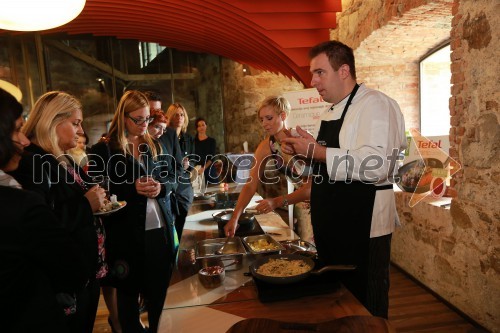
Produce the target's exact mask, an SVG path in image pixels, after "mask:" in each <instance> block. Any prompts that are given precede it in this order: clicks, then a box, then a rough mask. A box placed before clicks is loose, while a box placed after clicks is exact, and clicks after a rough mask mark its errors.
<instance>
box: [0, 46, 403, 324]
mask: <svg viewBox="0 0 500 333" xmlns="http://www.w3.org/2000/svg"><path fill="white" fill-rule="evenodd" d="M310 58H311V68H310V70H311V73H312V81H311V85H312V86H313V87H315V88H316V89H317V90H318V92H319V93H320V95H321V96H322V97H323V99H324V100H325V101H327V102H330V103H332V106H331V108H329V109H328V110H326V111H325V112H324V113H323V114H322V115H321V121H320V122H319V123H318V131H317V133H318V137H317V138H314V137H312V136H311V135H310V134H309V133H308V132H306V131H304V130H302V129H301V128H300V127H297V129H296V132H295V133H294V134H293V135H292V131H291V130H290V129H289V128H288V127H287V125H286V118H287V116H288V115H289V112H290V104H289V102H288V101H287V100H286V99H285V98H283V97H282V96H270V97H268V98H266V99H265V100H264V101H263V102H262V104H261V105H260V106H259V108H258V111H257V116H258V119H259V122H260V123H261V125H262V127H263V129H264V130H265V131H266V134H267V137H266V138H265V139H264V140H263V141H262V142H261V143H260V144H259V146H258V147H257V149H256V151H255V161H254V163H255V165H254V166H255V167H254V168H252V169H251V174H250V178H249V181H248V182H247V183H246V184H245V186H244V187H243V189H242V192H241V194H240V196H239V199H238V202H237V204H236V207H235V211H234V214H233V217H232V219H231V220H230V221H229V222H228V223H227V224H226V226H225V233H226V235H227V236H233V235H234V234H235V232H236V229H237V228H238V218H239V216H240V215H241V214H242V212H243V211H244V209H245V208H246V206H247V205H248V203H249V202H250V200H251V198H252V196H253V195H254V194H255V192H256V190H257V185H258V182H259V181H262V180H263V175H264V166H265V164H266V163H267V162H268V161H269V160H270V159H272V160H274V165H275V166H276V168H277V169H278V170H279V171H281V172H283V173H284V174H285V175H287V176H288V177H290V178H293V179H295V180H297V179H300V180H301V181H300V182H298V183H299V186H297V190H296V191H294V192H293V193H291V194H288V195H285V196H280V197H276V198H267V199H264V200H261V201H259V203H258V205H257V206H256V209H257V211H259V212H264V213H265V212H269V211H272V210H274V209H276V208H277V207H280V206H283V207H286V206H288V205H289V204H293V203H297V202H300V201H304V200H310V203H311V220H312V226H313V230H314V235H315V238H314V239H315V242H316V246H317V249H318V255H319V259H320V260H322V261H323V262H324V263H325V264H354V265H356V266H357V269H356V270H355V271H353V272H352V273H349V274H345V275H343V277H344V278H343V281H342V282H343V283H344V284H345V285H346V286H347V287H348V288H349V289H350V290H351V291H352V292H353V294H354V295H355V296H356V297H357V298H358V299H359V300H360V301H361V302H362V303H363V304H364V305H365V306H366V307H367V309H368V310H369V311H371V312H372V314H374V315H378V316H381V317H386V318H387V309H388V288H389V274H388V269H389V256H390V242H391V234H392V232H393V231H394V227H395V225H396V223H397V214H396V210H395V204H394V195H393V191H392V184H391V183H390V181H389V180H388V176H390V175H391V174H392V172H393V171H394V168H395V165H394V163H382V165H381V167H380V168H377V169H375V168H367V169H366V170H362V166H363V162H364V161H366V159H370V158H374V159H375V160H376V159H377V158H379V159H380V158H381V159H382V160H386V157H387V156H391V155H392V154H393V151H394V150H397V151H398V152H399V151H401V150H402V149H404V148H405V144H406V139H405V131H404V121H403V117H402V114H401V111H400V109H399V106H398V105H397V103H396V102H395V101H394V100H392V99H391V98H389V97H388V96H386V95H384V94H382V93H381V92H379V91H376V90H373V89H370V88H368V87H366V86H365V85H364V84H358V83H357V82H356V70H355V64H354V55H353V52H352V49H350V48H349V47H348V46H346V45H344V44H342V43H340V42H337V41H328V42H325V43H322V44H319V45H317V46H315V47H313V48H312V49H311V52H310ZM0 88H1V89H0V115H1V117H2V122H0V209H2V211H3V212H4V214H7V216H6V218H2V220H1V222H0V259H1V260H0V262H2V267H1V268H0V269H1V270H2V271H1V272H2V273H1V274H0V313H2V314H7V315H8V317H9V318H10V319H9V320H8V321H7V332H34V331H37V332H82V333H84V332H85V333H90V332H92V330H93V326H94V321H95V316H96V312H97V305H98V301H99V295H100V291H101V289H102V294H103V296H104V299H105V301H106V305H107V307H108V309H109V314H110V315H109V319H108V321H109V323H110V325H111V327H112V330H113V332H115V333H116V332H118V333H121V332H123V333H129V332H130V333H142V332H157V329H158V323H159V319H160V315H161V312H162V309H163V303H164V300H165V296H166V292H167V288H168V285H169V281H170V276H171V273H172V269H173V265H174V264H175V260H176V253H177V247H178V244H179V239H180V235H181V234H182V230H183V227H184V223H185V220H186V216H187V212H188V210H189V208H190V205H191V204H192V202H193V188H192V186H191V183H190V174H191V172H193V170H198V172H200V174H203V175H204V178H205V181H206V182H207V183H216V182H217V173H216V172H217V168H215V167H213V164H214V163H216V162H215V161H214V160H213V159H212V157H213V156H215V150H216V148H215V147H216V142H215V139H213V138H211V137H209V136H208V135H207V122H206V120H205V119H203V118H198V119H196V121H195V128H196V135H195V136H194V137H193V136H191V135H189V134H188V133H187V126H188V121H189V117H188V114H187V111H186V109H185V108H184V107H183V106H182V105H181V104H179V103H173V104H171V105H170V106H169V107H168V108H167V110H166V111H163V110H162V100H161V96H160V95H158V94H157V93H155V92H150V91H147V92H141V91H138V90H129V91H126V92H125V93H124V94H123V96H122V97H121V99H120V101H119V103H118V106H117V109H116V112H115V114H114V116H113V119H112V121H111V124H110V127H109V130H108V131H107V133H106V134H105V135H104V136H103V137H102V138H101V140H100V141H99V142H98V143H96V144H94V145H93V146H92V147H90V148H88V147H87V146H86V145H88V144H89V142H88V137H87V136H86V134H85V132H84V130H83V128H82V123H83V121H84V119H83V112H82V105H81V103H80V102H79V101H78V99H77V98H75V97H74V96H72V95H70V94H68V93H65V92H62V91H51V92H47V93H45V94H44V95H42V96H41V97H40V98H39V99H38V100H37V101H36V103H35V104H34V106H33V108H32V109H31V110H30V112H29V116H28V118H27V121H26V123H24V118H23V117H22V113H23V107H22V105H21V104H20V97H19V94H20V92H19V91H18V89H17V88H16V87H14V86H12V85H10V84H9V83H7V82H5V81H0ZM196 156H198V157H199V158H196ZM193 157H194V158H193ZM294 158H296V159H298V160H300V161H302V162H303V163H302V164H300V163H299V164H297V163H289V161H290V159H294ZM334 161H337V162H338V161H341V165H342V166H343V165H344V164H345V167H338V165H337V167H336V168H334V166H335V165H336V164H335V163H333V162H334ZM343 161H345V162H343ZM351 162H352V165H348V164H349V163H351ZM394 162H395V161H394ZM343 163H344V164H343ZM337 164H338V163H337ZM296 165H302V166H305V167H303V168H300V170H298V169H296V168H290V166H296ZM365 165H366V164H365ZM360 166H361V167H360ZM97 178H100V179H103V178H106V179H108V180H109V182H108V183H109V186H103V185H102V183H100V184H99V183H98V182H97V181H96V179H97ZM110 195H114V196H116V197H117V198H119V200H123V201H126V203H127V204H126V206H125V207H123V209H120V210H117V211H116V212H114V213H113V214H109V215H102V214H100V213H101V212H102V207H104V206H105V205H106V204H107V203H108V202H109V200H111V198H110ZM141 306H143V307H144V308H145V309H146V311H147V312H148V324H147V325H148V326H146V325H145V324H144V323H142V322H141V319H140V311H141ZM9 325H10V326H9Z"/></svg>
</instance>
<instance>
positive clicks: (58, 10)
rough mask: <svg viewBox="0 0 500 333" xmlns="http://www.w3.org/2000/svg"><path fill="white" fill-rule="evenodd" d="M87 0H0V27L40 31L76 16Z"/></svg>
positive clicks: (66, 21)
mask: <svg viewBox="0 0 500 333" xmlns="http://www.w3.org/2000/svg"><path fill="white" fill-rule="evenodd" d="M85 1H86V0H0V29H5V30H14V31H39V30H47V29H52V28H56V27H59V26H61V25H63V24H66V23H68V22H70V21H72V20H73V19H74V18H76V17H77V16H78V15H79V14H80V13H81V12H82V10H83V7H84V6H85Z"/></svg>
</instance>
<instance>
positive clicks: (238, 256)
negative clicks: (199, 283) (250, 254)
mask: <svg viewBox="0 0 500 333" xmlns="http://www.w3.org/2000/svg"><path fill="white" fill-rule="evenodd" d="M225 241H226V239H225V238H213V239H205V240H202V241H199V242H198V243H196V250H195V257H196V263H197V264H198V265H199V266H200V268H204V267H207V266H223V267H224V268H225V269H226V271H231V270H238V269H240V268H242V265H243V255H244V254H246V253H247V251H246V250H245V246H243V243H242V242H241V238H240V237H233V238H231V239H230V240H229V241H228V243H227V245H226V246H224V252H225V253H224V254H220V255H219V254H216V253H215V251H217V250H218V249H220V248H221V246H222V245H224V242H225ZM229 252H231V253H229Z"/></svg>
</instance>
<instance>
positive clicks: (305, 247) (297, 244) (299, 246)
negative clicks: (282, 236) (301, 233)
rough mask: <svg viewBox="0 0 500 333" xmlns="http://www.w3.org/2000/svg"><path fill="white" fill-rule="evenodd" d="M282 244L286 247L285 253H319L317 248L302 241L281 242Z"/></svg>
mask: <svg viewBox="0 0 500 333" xmlns="http://www.w3.org/2000/svg"><path fill="white" fill-rule="evenodd" d="M280 244H281V245H283V247H285V251H284V253H295V252H297V251H308V252H314V253H316V252H317V250H316V246H314V245H313V244H311V243H309V242H306V241H304V240H301V239H295V240H286V241H281V242H280Z"/></svg>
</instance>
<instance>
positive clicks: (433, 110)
mask: <svg viewBox="0 0 500 333" xmlns="http://www.w3.org/2000/svg"><path fill="white" fill-rule="evenodd" d="M450 65H451V60H450V45H449V44H448V45H447V46H445V47H443V48H440V49H439V50H437V51H435V52H433V53H432V54H430V55H429V56H427V57H425V58H424V59H423V60H422V61H421V62H420V131H421V133H422V135H424V136H438V135H448V134H449V133H450V110H449V100H450V97H451V83H450V82H451V69H450Z"/></svg>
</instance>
